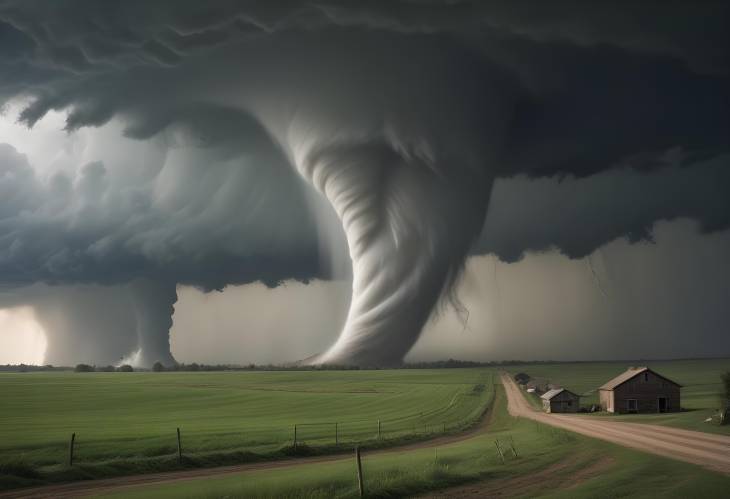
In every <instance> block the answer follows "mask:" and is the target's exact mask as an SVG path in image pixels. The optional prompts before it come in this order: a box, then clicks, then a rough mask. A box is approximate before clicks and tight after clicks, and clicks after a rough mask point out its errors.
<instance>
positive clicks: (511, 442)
mask: <svg viewBox="0 0 730 499" xmlns="http://www.w3.org/2000/svg"><path fill="white" fill-rule="evenodd" d="M509 445H510V447H512V452H513V453H514V455H515V457H517V449H515V441H514V440H513V439H512V435H510V436H509Z"/></svg>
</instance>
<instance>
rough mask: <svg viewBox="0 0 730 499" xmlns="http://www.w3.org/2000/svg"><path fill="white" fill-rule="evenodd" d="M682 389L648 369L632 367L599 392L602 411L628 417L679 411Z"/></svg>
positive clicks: (677, 384)
mask: <svg viewBox="0 0 730 499" xmlns="http://www.w3.org/2000/svg"><path fill="white" fill-rule="evenodd" d="M680 388H681V385H680V384H679V383H675V382H674V381H672V380H671V379H669V378H665V377H664V376H662V375H661V374H659V373H656V372H654V371H652V370H651V369H649V368H648V367H630V368H629V369H628V370H627V371H626V372H624V373H621V374H619V375H618V376H616V377H615V378H613V379H612V380H611V381H609V382H608V383H606V384H605V385H603V386H602V387H600V388H599V389H598V390H599V393H600V399H601V410H603V411H608V412H616V413H619V414H626V413H648V412H675V411H679V410H680V407H681V406H680V398H679V389H680Z"/></svg>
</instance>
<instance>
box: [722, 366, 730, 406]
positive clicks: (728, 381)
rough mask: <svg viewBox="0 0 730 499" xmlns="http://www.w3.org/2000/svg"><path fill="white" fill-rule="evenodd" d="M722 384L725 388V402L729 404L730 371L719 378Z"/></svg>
mask: <svg viewBox="0 0 730 499" xmlns="http://www.w3.org/2000/svg"><path fill="white" fill-rule="evenodd" d="M720 377H721V378H722V384H723V385H724V386H725V402H727V403H730V371H727V372H726V373H725V374H723V375H722V376H720Z"/></svg>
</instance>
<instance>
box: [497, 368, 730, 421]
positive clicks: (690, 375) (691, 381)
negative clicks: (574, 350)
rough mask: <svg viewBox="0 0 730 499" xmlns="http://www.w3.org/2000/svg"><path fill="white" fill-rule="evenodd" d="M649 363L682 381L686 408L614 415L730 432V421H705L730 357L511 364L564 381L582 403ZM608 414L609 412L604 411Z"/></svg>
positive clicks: (717, 400) (715, 404) (717, 398)
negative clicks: (721, 423)
mask: <svg viewBox="0 0 730 499" xmlns="http://www.w3.org/2000/svg"><path fill="white" fill-rule="evenodd" d="M639 365H641V366H648V367H650V368H652V369H654V370H655V371H657V372H659V373H660V374H662V375H664V376H666V377H668V378H670V379H672V380H674V381H676V382H677V383H679V384H681V385H682V392H681V393H682V395H681V396H682V408H683V409H685V411H683V412H678V413H667V414H636V415H622V416H619V415H616V416H612V417H613V418H616V419H617V420H627V421H633V422H645V423H654V424H664V425H669V426H676V427H679V428H686V429H689V430H697V431H706V432H712V433H722V434H727V435H730V425H728V426H719V425H717V424H711V423H705V419H707V418H708V417H710V416H712V415H713V414H714V413H715V412H716V410H717V409H718V408H719V407H720V404H721V395H722V382H721V380H720V375H721V374H722V373H723V372H726V371H730V359H707V360H671V361H630V362H579V363H556V364H525V365H517V366H510V367H509V369H508V371H509V372H510V373H512V374H516V373H518V372H525V373H527V374H529V375H530V376H531V377H533V378H543V379H546V380H549V381H551V382H553V383H557V384H560V385H561V386H563V387H565V388H568V389H569V390H571V391H573V392H575V393H577V394H579V395H581V396H582V398H581V405H582V406H588V405H591V404H597V403H598V390H597V389H598V387H599V386H601V385H602V384H604V383H605V382H606V381H608V380H610V379H611V378H613V377H614V376H616V375H618V374H620V373H621V372H623V371H625V370H626V369H627V368H628V367H629V366H639ZM603 415H604V416H605V415H606V414H605V413H603Z"/></svg>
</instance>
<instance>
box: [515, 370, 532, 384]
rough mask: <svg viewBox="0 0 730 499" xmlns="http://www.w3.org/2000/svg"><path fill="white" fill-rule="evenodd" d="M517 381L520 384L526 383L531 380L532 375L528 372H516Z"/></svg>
mask: <svg viewBox="0 0 730 499" xmlns="http://www.w3.org/2000/svg"><path fill="white" fill-rule="evenodd" d="M515 381H517V383H519V384H520V385H526V384H527V383H528V382H529V381H530V375H529V374H527V373H517V374H515Z"/></svg>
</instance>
